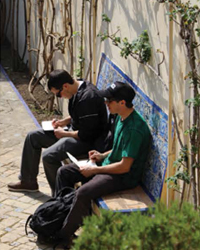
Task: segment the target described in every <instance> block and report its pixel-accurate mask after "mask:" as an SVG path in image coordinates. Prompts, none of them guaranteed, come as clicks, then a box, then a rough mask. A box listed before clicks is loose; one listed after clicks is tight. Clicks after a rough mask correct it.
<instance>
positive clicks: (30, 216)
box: [25, 214, 33, 235]
mask: <svg viewBox="0 0 200 250" xmlns="http://www.w3.org/2000/svg"><path fill="white" fill-rule="evenodd" d="M32 217H33V215H32V214H31V215H29V217H28V219H27V220H26V224H25V233H26V235H28V231H27V225H28V223H29V221H30V219H31V218H32Z"/></svg>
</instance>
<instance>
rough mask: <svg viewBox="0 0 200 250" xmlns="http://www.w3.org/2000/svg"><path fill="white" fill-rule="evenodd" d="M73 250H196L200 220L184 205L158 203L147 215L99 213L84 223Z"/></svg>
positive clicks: (199, 235)
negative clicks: (180, 206) (168, 206)
mask: <svg viewBox="0 0 200 250" xmlns="http://www.w3.org/2000/svg"><path fill="white" fill-rule="evenodd" d="M72 249H73V250H132V249H134V250H158V249H159V250H171V249H172V250H190V249H191V250H199V249H200V217H199V214H198V212H197V211H195V210H194V209H193V206H192V205H190V204H188V203H185V204H183V207H182V209H181V211H180V210H179V208H178V204H177V203H174V204H173V205H172V206H171V207H170V208H169V209H167V208H166V206H165V205H163V204H161V203H157V204H156V205H155V209H154V210H150V211H149V212H148V213H146V214H141V213H140V212H133V213H131V214H129V215H126V214H123V213H114V212H111V211H106V210H102V211H101V216H100V217H97V216H95V215H93V216H91V217H88V218H86V219H85V220H84V225H83V232H82V234H81V235H80V236H79V237H78V238H77V239H76V241H75V244H74V246H73V248H72Z"/></svg>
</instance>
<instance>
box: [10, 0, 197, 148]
mask: <svg viewBox="0 0 200 250" xmlns="http://www.w3.org/2000/svg"><path fill="white" fill-rule="evenodd" d="M53 2H54V7H55V21H54V24H53V31H54V33H53V35H54V39H53V43H54V48H56V47H55V44H56V42H57V41H58V40H56V38H57V37H59V36H65V37H66V42H65V50H64V51H63V52H61V51H60V50H57V51H56V52H55V53H54V56H53V60H52V65H51V66H52V67H53V68H54V69H56V68H64V69H66V70H68V71H70V70H71V69H72V66H73V72H71V73H73V74H74V75H75V70H76V69H78V67H79V58H78V57H79V55H80V49H81V48H82V49H83V56H84V67H83V71H84V73H83V77H84V76H85V75H86V73H87V71H88V67H91V68H92V70H91V74H90V75H89V76H88V78H87V79H93V77H94V76H95V79H96V77H97V74H98V68H99V62H100V59H101V53H102V52H103V53H105V54H106V55H107V56H108V57H109V58H110V60H112V61H113V62H114V63H115V64H116V65H117V66H118V67H119V68H121V69H122V71H124V72H125V73H126V74H127V75H128V76H129V77H130V78H131V79H132V80H133V81H134V83H135V84H136V85H137V86H139V87H140V88H141V89H142V90H143V92H144V93H145V94H146V95H147V96H149V98H150V99H151V100H152V101H154V102H155V103H156V104H157V105H158V106H159V107H160V108H161V109H162V110H163V111H164V112H165V113H166V114H167V115H168V114H170V113H169V112H171V110H170V111H169V91H168V90H166V87H165V86H164V85H166V86H167V88H169V80H170V79H169V75H170V74H172V93H171V94H170V95H172V100H173V107H174V110H175V112H176V116H177V118H178V124H179V129H180V132H181V134H183V131H184V130H185V129H186V128H187V123H188V119H189V118H188V112H187V110H186V109H185V106H184V101H185V99H187V98H189V97H190V96H191V90H190V89H189V86H188V84H187V81H184V76H185V75H186V74H187V73H188V71H189V70H190V69H189V65H188V63H187V54H186V49H185V45H184V44H183V41H182V39H181V38H180V35H179V27H178V25H176V24H175V23H173V25H172V29H170V21H169V16H168V15H167V12H168V11H169V4H164V3H162V4H161V3H158V1H156V0H115V1H106V0H99V1H95V0H91V1H80V0H77V1H75V0H74V1H72V2H71V3H72V7H71V13H72V15H71V16H72V20H70V22H71V24H72V27H73V34H70V30H69V27H68V26H67V22H68V21H69V19H67V20H68V21H67V22H65V20H66V19H65V15H66V12H65V5H64V3H65V2H66V1H59V0H54V1H53ZM83 2H84V6H83ZM95 2H96V3H97V16H96V22H95V19H94V8H93V6H94V4H95ZM182 2H187V1H186V0H182ZM9 3H10V1H6V4H7V13H8V10H9ZM26 3H27V6H28V3H31V23H30V37H31V44H30V47H31V48H32V49H33V51H32V52H31V56H30V54H29V55H28V54H26V57H25V61H27V60H28V63H29V66H30V67H31V72H32V73H33V72H34V71H35V70H36V68H37V65H36V64H37V52H36V51H34V49H35V50H37V48H39V49H40V52H39V53H40V58H39V63H38V70H39V71H38V75H40V74H41V72H43V69H44V60H43V57H42V51H43V45H42V42H41V37H40V35H39V31H40V27H39V19H38V17H39V14H38V6H37V1H36V0H31V1H30V0H29V1H26ZM191 3H192V4H197V5H199V6H200V2H199V1H197V0H191ZM83 7H84V16H82V13H83V12H82V9H83ZM19 9H20V16H19V28H18V35H19V53H20V55H22V53H23V46H24V41H25V35H26V32H25V25H24V11H23V1H19ZM27 9H28V8H27ZM90 9H91V12H90ZM103 13H104V14H106V15H107V16H108V17H109V18H110V19H111V23H110V24H109V32H110V35H111V34H113V33H115V32H116V31H117V29H118V27H119V28H120V31H119V32H118V33H117V35H118V36H120V37H121V38H125V37H126V38H127V39H128V40H129V41H133V40H135V39H137V38H138V36H139V35H140V34H141V33H142V31H144V30H147V31H148V34H149V39H150V43H151V46H152V57H151V60H150V62H149V64H150V65H151V66H152V67H153V68H154V69H155V70H156V71H157V68H158V64H159V63H160V62H161V61H162V54H161V53H157V50H160V51H162V52H163V53H164V55H165V60H164V62H163V63H162V65H161V66H160V76H161V78H162V79H163V82H164V84H163V82H162V81H161V80H160V79H159V77H158V76H157V75H155V74H154V73H153V72H152V71H151V70H149V68H148V67H147V66H145V65H143V64H140V63H138V62H137V61H136V60H135V59H133V58H132V57H128V58H127V59H125V58H122V57H121V56H120V49H119V48H117V47H116V46H114V45H113V44H112V42H111V40H109V39H107V40H105V41H104V42H101V41H100V37H96V36H95V32H96V35H98V34H99V33H102V32H104V31H105V30H106V28H107V24H106V23H105V22H102V14H103ZM52 15H53V12H52V6H51V4H50V1H45V6H44V11H43V22H44V23H43V24H44V26H45V30H46V31H45V32H46V33H45V35H46V36H47V35H48V32H49V30H50V26H51V22H50V19H51V18H50V17H51V16H52ZM67 15H68V16H69V12H67ZM90 16H91V18H92V19H91V20H92V22H91V23H89V17H90ZM7 18H8V17H7ZM15 18H16V17H15ZM82 18H83V19H82ZM177 21H179V20H177ZM81 24H83V44H82V47H81V38H80V34H81ZM196 25H197V27H199V26H200V21H199V22H198V23H197V24H196ZM90 27H91V28H90ZM94 27H95V28H96V31H94ZM90 30H91V33H89V32H90ZM66 31H67V32H68V33H69V34H68V35H66V34H67V33H66ZM74 34H76V35H74ZM90 35H91V37H90ZM7 36H8V38H9V40H10V41H12V22H11V20H10V25H9V29H8V32H7ZM70 36H73V47H70V46H71V45H70V44H69V43H68V39H69V37H70ZM171 38H172V45H170V39H171ZM15 39H16V34H15ZM15 46H16V45H15ZM90 46H91V48H92V52H93V60H92V61H90ZM49 49H50V47H49V46H47V50H49ZM70 49H71V51H73V57H71V55H70ZM94 52H95V53H94ZM170 56H172V60H171V61H170ZM90 63H91V64H90ZM170 68H171V69H172V72H170ZM43 82H44V83H45V78H44V81H43ZM93 82H94V81H93ZM61 105H62V103H61ZM62 109H63V112H64V114H66V113H67V103H66V102H64V104H63V108H62ZM182 138H183V136H182ZM183 140H185V142H187V140H188V138H187V137H185V138H183ZM177 152H178V144H177Z"/></svg>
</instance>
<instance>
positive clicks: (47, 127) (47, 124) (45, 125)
mask: <svg viewBox="0 0 200 250" xmlns="http://www.w3.org/2000/svg"><path fill="white" fill-rule="evenodd" d="M42 128H43V130H44V131H53V130H54V127H53V126H52V121H43V122H42ZM63 129H64V130H69V128H68V127H67V126H65V127H63Z"/></svg>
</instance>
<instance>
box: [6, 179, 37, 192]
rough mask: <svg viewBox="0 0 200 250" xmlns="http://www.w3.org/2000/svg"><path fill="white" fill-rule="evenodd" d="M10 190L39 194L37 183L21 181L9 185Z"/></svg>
mask: <svg viewBox="0 0 200 250" xmlns="http://www.w3.org/2000/svg"><path fill="white" fill-rule="evenodd" d="M8 190H9V191H13V192H37V191H39V189H38V184H37V182H24V181H19V182H17V183H10V184H8Z"/></svg>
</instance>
